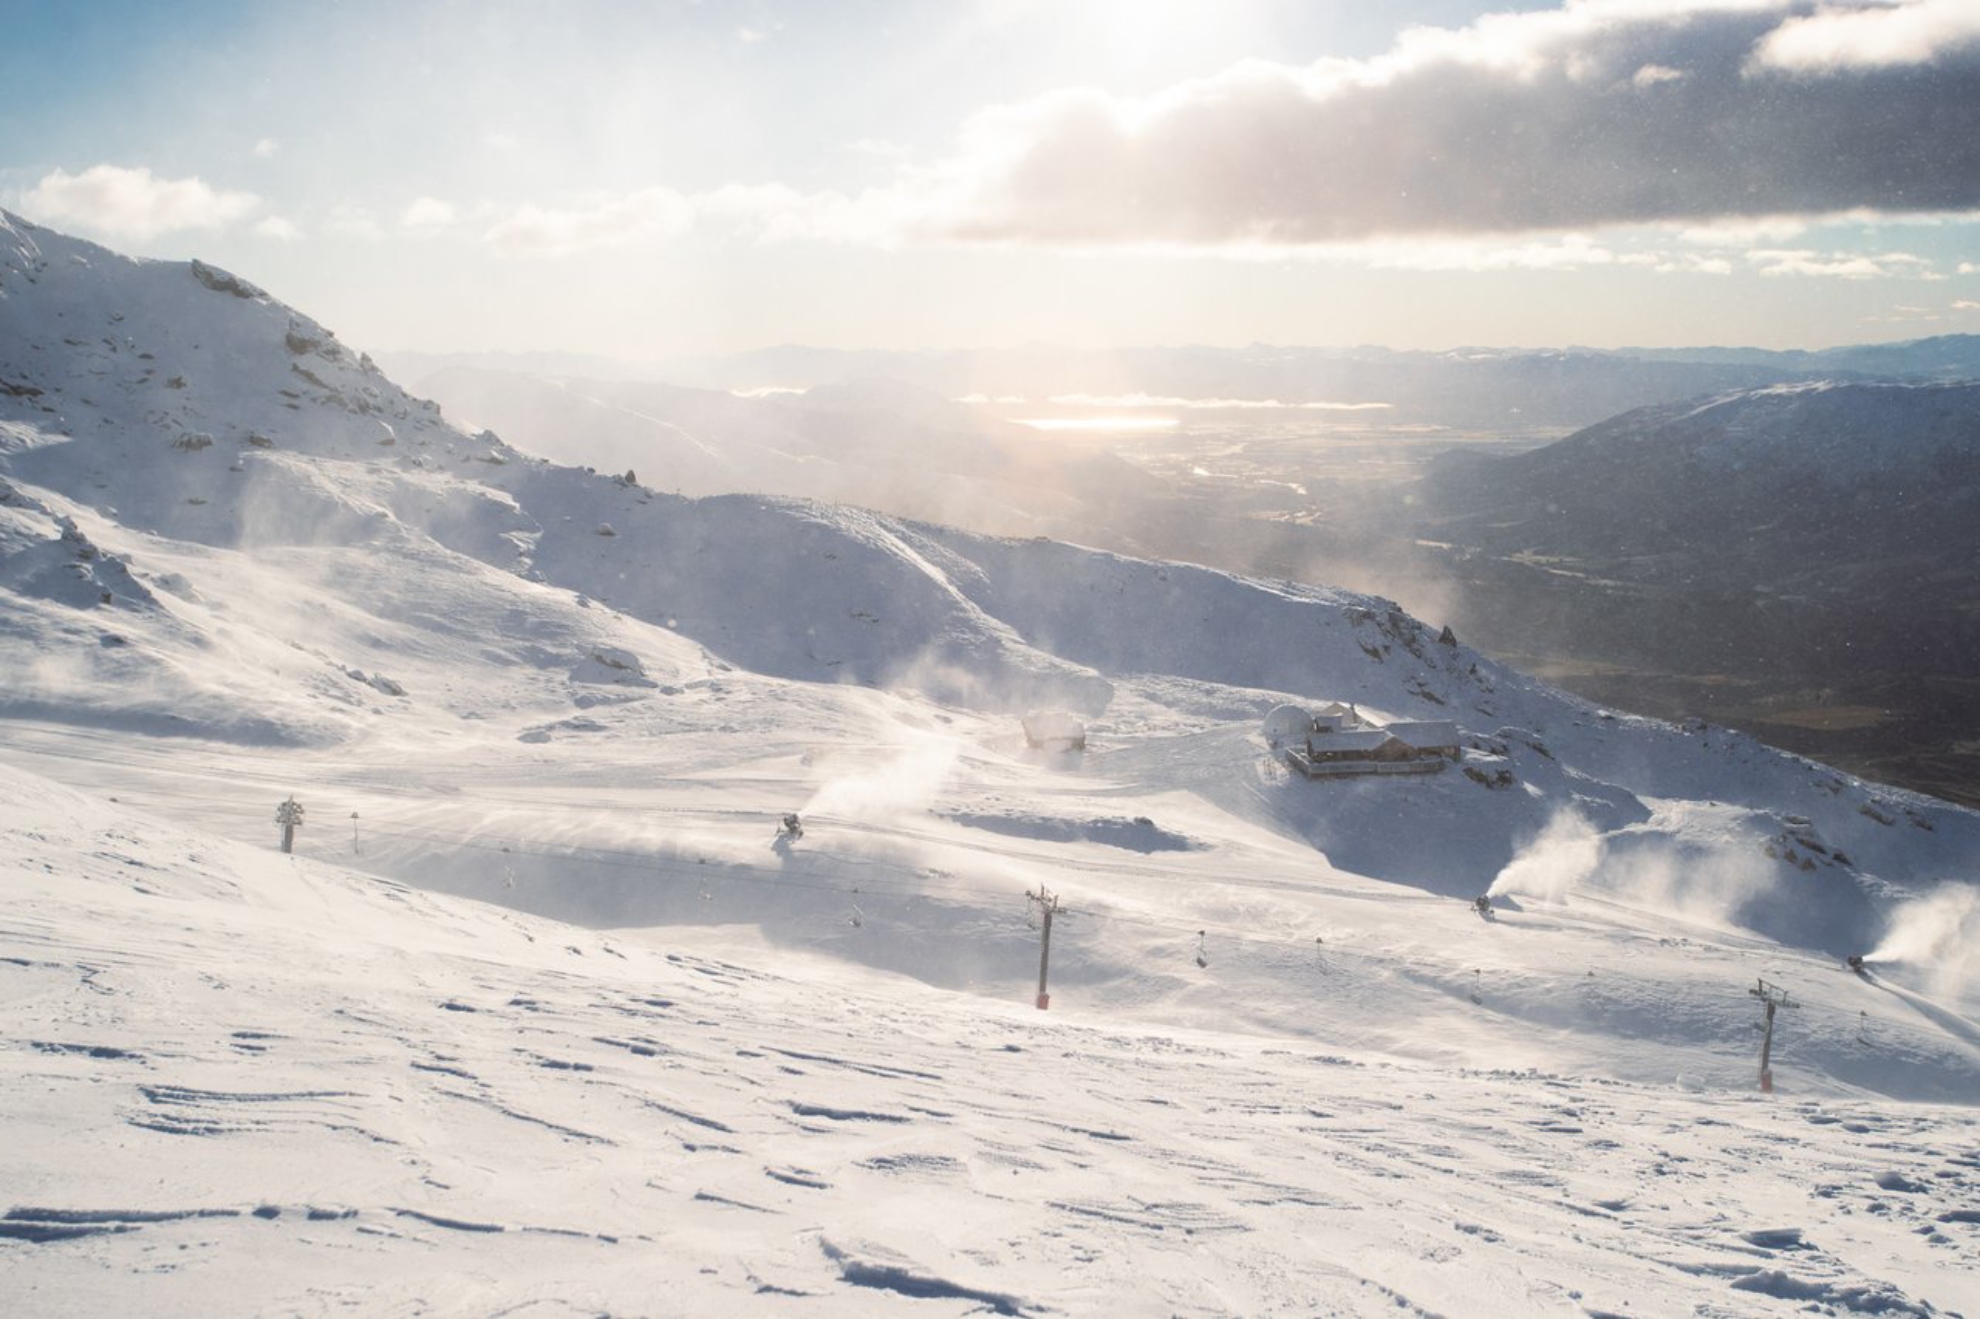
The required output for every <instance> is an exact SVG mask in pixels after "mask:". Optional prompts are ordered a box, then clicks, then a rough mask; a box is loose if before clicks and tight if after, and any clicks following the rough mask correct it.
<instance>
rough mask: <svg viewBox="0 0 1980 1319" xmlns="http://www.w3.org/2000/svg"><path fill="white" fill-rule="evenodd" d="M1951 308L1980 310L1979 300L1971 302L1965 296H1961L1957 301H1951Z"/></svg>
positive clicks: (1956, 309) (1955, 309)
mask: <svg viewBox="0 0 1980 1319" xmlns="http://www.w3.org/2000/svg"><path fill="white" fill-rule="evenodd" d="M1952 309H1953V310H1954V311H1980V302H1973V301H1971V300H1969V299H1967V298H1961V299H1959V300H1958V301H1957V302H1955V303H1953V305H1952Z"/></svg>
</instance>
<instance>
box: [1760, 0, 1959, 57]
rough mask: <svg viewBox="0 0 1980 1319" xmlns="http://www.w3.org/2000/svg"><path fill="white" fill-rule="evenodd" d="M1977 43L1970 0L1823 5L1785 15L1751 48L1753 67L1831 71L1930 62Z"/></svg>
mask: <svg viewBox="0 0 1980 1319" xmlns="http://www.w3.org/2000/svg"><path fill="white" fill-rule="evenodd" d="M1976 47H1980V4H1975V3H1974V0H1899V3H1896V4H1870V5H1865V4H1860V3H1859V4H1856V5H1850V6H1824V7H1822V8H1820V9H1817V10H1816V11H1815V12H1814V13H1812V14H1807V15H1803V16H1799V17H1795V18H1790V19H1789V20H1788V21H1787V22H1785V23H1782V24H1781V25H1780V26H1779V27H1777V28H1775V29H1774V30H1773V31H1772V32H1770V33H1768V34H1767V36H1766V38H1765V40H1763V41H1761V42H1760V44H1759V46H1758V47H1757V48H1756V49H1755V50H1754V53H1753V61H1752V64H1753V67H1754V68H1756V69H1781V70H1787V71H1791V72H1823V73H1826V72H1832V71H1835V70H1840V69H1888V68H1900V67H1904V66H1908V65H1920V64H1930V63H1932V62H1934V61H1936V60H1940V59H1943V58H1945V57H1946V56H1948V55H1955V54H1964V53H1971V52H1972V51H1973V50H1974V49H1975V48H1976Z"/></svg>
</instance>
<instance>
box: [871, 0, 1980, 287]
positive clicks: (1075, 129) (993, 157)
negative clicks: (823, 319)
mask: <svg viewBox="0 0 1980 1319" xmlns="http://www.w3.org/2000/svg"><path fill="white" fill-rule="evenodd" d="M1964 6H1965V9H1966V10H1967V11H1971V12H1972V13H1973V14H1974V15H1976V16H1980V3H1976V0H1964ZM1881 8H1883V9H1888V8H1891V7H1890V6H1883V7H1881ZM1898 8H1902V9H1903V10H1905V11H1906V13H1907V14H1910V13H1911V11H1913V10H1916V11H1917V13H1916V14H1913V15H1912V16H1911V18H1909V19H1906V20H1905V21H1907V22H1909V21H1914V20H1918V21H1923V19H1930V20H1931V22H1932V24H1933V25H1935V26H1932V31H1933V32H1934V33H1935V34H1936V35H1935V37H1934V42H1935V44H1932V45H1931V49H1932V51H1933V52H1935V58H1934V59H1933V61H1932V62H1931V63H1929V64H1927V65H1922V66H1914V67H1903V68H1896V67H1892V68H1885V67H1883V66H1872V67H1860V68H1853V69H1852V70H1851V71H1850V72H1849V73H1848V74H1847V75H1846V76H1821V75H1820V74H1819V73H1816V72H1810V71H1809V70H1808V69H1806V68H1802V67H1797V68H1796V69H1795V70H1794V71H1793V72H1792V73H1789V72H1784V71H1782V70H1781V69H1780V68H1779V67H1778V66H1777V65H1776V64H1775V63H1771V62H1761V63H1756V61H1755V56H1754V52H1755V51H1756V50H1757V49H1759V48H1761V47H1762V46H1763V45H1764V43H1765V42H1767V41H1768V40H1769V38H1770V35H1771V34H1775V33H1778V32H1780V31H1783V30H1785V29H1786V28H1787V27H1789V26H1791V25H1792V20H1794V18H1795V16H1796V15H1797V14H1805V13H1806V7H1805V6H1804V5H1801V4H1799V3H1795V2H1794V0H1581V2H1580V3H1574V2H1573V0H1570V2H1569V3H1567V4H1566V5H1565V6H1564V7H1563V8H1559V9H1553V10H1546V11H1540V12H1533V13H1507V14H1490V15H1486V16H1484V17H1482V18H1480V19H1479V20H1477V21H1476V22H1475V23H1473V24H1471V25H1470V26H1469V27H1467V28H1464V29H1462V30H1452V29H1442V28H1424V27H1418V28H1412V29H1408V30H1406V31H1405V32H1404V33H1403V35H1402V36H1401V37H1400V38H1399V39H1398V40H1397V43H1396V45H1395V47H1394V48H1393V49H1392V50H1390V51H1389V52H1388V53H1386V54H1384V55H1381V56H1378V57H1375V58H1373V59H1368V60H1341V59H1327V60H1322V61H1320V62H1318V63H1315V64H1312V65H1308V66H1304V67H1293V66H1288V65H1282V64H1272V63H1266V62H1263V61H1252V62H1247V63H1243V64H1239V65H1236V66H1234V67H1232V68H1230V69H1227V70H1225V71H1224V72H1223V73H1220V74H1218V75H1216V76H1214V77H1210V78H1205V79H1201V80H1197V81H1192V82H1187V83H1182V84H1179V85H1177V86H1174V87H1171V88H1169V89H1167V90H1166V91H1163V92H1161V93H1159V94H1157V95H1154V96H1149V97H1144V98H1139V99H1131V98H1123V97H1118V96H1113V95H1109V94H1106V93H1103V92H1100V91H1096V90H1091V89H1069V90H1063V91H1059V92H1055V93H1052V94H1050V95H1047V96H1043V97H1039V98H1036V99H1034V100H1031V101H1028V102H1025V103H1023V104H1018V105H1010V106H1002V107H995V108H992V109H990V110H987V111H985V112H983V113H981V114H979V115H978V116H977V117H975V118H974V119H973V120H972V121H970V122H969V123H968V124H967V125H966V126H965V128H964V131H963V133H962V134H961V137H960V139H959V142H958V144H957V148H956V150H955V151H954V152H953V153H951V155H950V156H949V158H948V159H947V160H946V161H945V162H943V163H942V164H940V165H939V166H937V167H935V168H933V169H927V170H921V171H915V172H904V173H903V175H902V176H901V179H900V181H899V183H898V184H897V186H896V188H895V189H894V191H895V193H896V194H897V200H898V201H899V202H900V203H901V204H900V205H899V206H897V208H896V209H897V211H899V212H900V213H902V214H903V215H905V216H906V217H908V219H909V221H910V222H911V223H913V224H915V226H916V228H917V230H918V232H919V233H920V234H921V235H922V236H932V237H938V238H948V239H955V240H961V241H967V242H981V243H1034V244H1046V245H1054V246H1080V245H1107V246H1135V245H1148V244H1152V245H1164V244H1168V245H1181V246H1187V247H1198V248H1205V247H1209V248H1218V249H1242V248H1246V247H1255V246H1260V245H1263V246H1268V247H1277V248H1284V247H1291V246H1312V245H1322V244H1329V243H1345V242H1362V241H1367V240H1371V239H1379V238H1385V237H1387V238H1397V237H1405V236H1407V237H1417V238H1423V239H1429V240H1443V239H1448V238H1452V237H1456V236H1462V235H1475V234H1504V235H1515V234H1520V233H1546V232H1556V231H1563V230H1575V229H1590V228H1608V227H1612V226H1618V225H1640V224H1645V223H1654V222H1672V223H1682V224H1711V223H1713V222H1715V221H1720V220H1724V219H1727V218H1741V219H1745V218H1754V217H1799V218H1802V219H1806V218H1809V217H1830V216H1836V215H1842V214H1850V213H1858V212H1866V211H1867V212H1874V213H1877V214H1915V213H1924V212H1933V213H1945V212H1958V211H1963V210H1971V209H1972V208H1974V207H1975V206H1980V146H1976V144H1980V44H1974V43H1964V44H1962V43H1961V42H1956V41H1953V40H1952V39H1951V37H1949V36H1947V35H1946V34H1947V33H1950V32H1953V31H1954V30H1955V29H1956V28H1958V27H1959V24H1958V23H1955V22H1953V21H1952V20H1950V19H1947V18H1946V14H1947V13H1948V12H1950V11H1949V10H1948V8H1947V6H1945V5H1944V4H1941V3H1939V2H1938V0H1919V3H1917V4H1914V5H1906V6H1899V7H1898ZM1831 12H1841V11H1832V10H1830V9H1822V10H1818V11H1817V13H1818V16H1820V15H1827V14H1830V13H1831ZM1850 12H1854V10H1851V11H1850ZM1921 16H1922V18H1921ZM1974 21H1975V22H1976V23H1980V17H1976V18H1975V20H1974Z"/></svg>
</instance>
